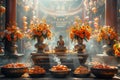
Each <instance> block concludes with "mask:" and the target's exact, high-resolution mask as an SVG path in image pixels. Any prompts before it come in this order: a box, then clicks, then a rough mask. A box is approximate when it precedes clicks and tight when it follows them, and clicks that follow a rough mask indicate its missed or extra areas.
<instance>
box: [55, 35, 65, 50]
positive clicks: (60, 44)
mask: <svg viewBox="0 0 120 80" xmlns="http://www.w3.org/2000/svg"><path fill="white" fill-rule="evenodd" d="M66 50H67V49H66V47H65V46H64V40H63V36H62V35H60V36H59V41H57V47H55V52H66Z"/></svg>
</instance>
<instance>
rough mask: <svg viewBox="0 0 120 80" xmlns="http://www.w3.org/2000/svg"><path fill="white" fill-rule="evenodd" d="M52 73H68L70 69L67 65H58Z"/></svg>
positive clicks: (53, 68)
mask: <svg viewBox="0 0 120 80" xmlns="http://www.w3.org/2000/svg"><path fill="white" fill-rule="evenodd" d="M51 70H52V71H67V70H69V68H68V67H67V66H66V65H56V66H53V67H52V68H51Z"/></svg>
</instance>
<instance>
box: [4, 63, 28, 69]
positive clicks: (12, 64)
mask: <svg viewBox="0 0 120 80" xmlns="http://www.w3.org/2000/svg"><path fill="white" fill-rule="evenodd" d="M25 67H27V66H26V65H25V64H24V63H10V64H6V65H4V66H3V68H25Z"/></svg>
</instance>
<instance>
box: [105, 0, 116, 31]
mask: <svg viewBox="0 0 120 80" xmlns="http://www.w3.org/2000/svg"><path fill="white" fill-rule="evenodd" d="M105 25H109V26H111V27H114V28H115V29H117V0H106V2H105Z"/></svg>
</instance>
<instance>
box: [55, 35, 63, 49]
mask: <svg viewBox="0 0 120 80" xmlns="http://www.w3.org/2000/svg"><path fill="white" fill-rule="evenodd" d="M59 39H60V40H59V41H57V46H58V47H64V41H63V37H62V35H60V36H59Z"/></svg>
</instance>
